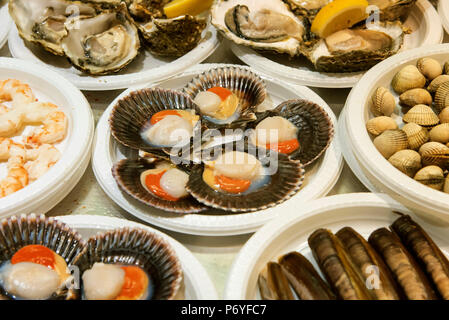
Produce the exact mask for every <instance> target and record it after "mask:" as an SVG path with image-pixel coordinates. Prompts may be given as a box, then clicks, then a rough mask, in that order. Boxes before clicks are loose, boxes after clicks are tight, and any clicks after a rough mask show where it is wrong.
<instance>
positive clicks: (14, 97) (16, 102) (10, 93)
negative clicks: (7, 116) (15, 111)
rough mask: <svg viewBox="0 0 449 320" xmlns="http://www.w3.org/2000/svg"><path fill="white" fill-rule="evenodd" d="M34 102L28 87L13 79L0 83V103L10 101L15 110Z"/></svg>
mask: <svg viewBox="0 0 449 320" xmlns="http://www.w3.org/2000/svg"><path fill="white" fill-rule="evenodd" d="M35 100H36V98H35V97H34V94H33V92H32V91H31V88H30V86H29V85H27V84H25V83H22V82H20V81H19V80H15V79H7V80H3V81H0V102H4V101H12V104H13V107H14V108H15V107H18V106H21V105H24V104H28V103H31V102H34V101H35Z"/></svg>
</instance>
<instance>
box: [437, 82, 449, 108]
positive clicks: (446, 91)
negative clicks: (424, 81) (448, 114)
mask: <svg viewBox="0 0 449 320" xmlns="http://www.w3.org/2000/svg"><path fill="white" fill-rule="evenodd" d="M435 107H436V109H437V110H438V112H441V111H442V110H443V109H444V108H446V107H449V81H446V82H444V83H442V84H440V86H439V87H438V89H437V91H436V92H435Z"/></svg>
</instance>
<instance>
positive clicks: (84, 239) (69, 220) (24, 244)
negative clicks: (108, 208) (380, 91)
mask: <svg viewBox="0 0 449 320" xmlns="http://www.w3.org/2000/svg"><path fill="white" fill-rule="evenodd" d="M0 234H1V236H2V239H3V242H2V243H1V245H0V246H1V250H2V252H3V253H4V254H3V255H2V258H1V268H0V273H1V281H0V296H1V298H2V300H5V299H6V300H80V299H81V300H173V299H194V300H201V299H217V294H216V291H215V288H214V286H213V284H212V282H211V281H210V279H209V278H208V276H207V273H206V271H205V270H204V268H203V267H202V266H201V264H200V263H199V262H198V261H197V260H196V258H195V257H194V256H193V255H192V254H191V253H190V252H189V251H188V250H187V249H186V248H185V247H184V246H182V245H181V244H180V243H179V242H177V241H176V240H174V239H172V238H170V237H168V236H167V235H165V234H163V233H161V232H159V231H157V230H154V229H152V228H149V227H147V226H144V225H141V224H138V223H135V222H130V221H126V220H123V219H117V218H110V217H99V216H89V215H83V216H70V217H56V218H53V217H51V218H47V217H45V216H44V215H41V216H36V215H34V214H31V215H28V216H27V215H21V216H12V217H10V218H8V219H4V220H2V221H1V222H0Z"/></svg>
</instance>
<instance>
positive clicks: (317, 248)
mask: <svg viewBox="0 0 449 320" xmlns="http://www.w3.org/2000/svg"><path fill="white" fill-rule="evenodd" d="M308 242H309V246H310V249H312V252H313V256H314V257H315V260H316V261H317V263H318V265H319V266H320V269H321V271H322V272H323V273H324V275H325V276H326V278H327V281H328V283H330V285H331V287H332V288H333V289H334V292H336V293H337V294H338V296H339V297H340V298H342V299H344V300H372V296H371V294H370V292H369V291H368V289H367V287H366V286H365V283H364V282H363V280H362V278H360V276H359V274H358V273H357V272H356V270H355V266H354V264H353V263H352V261H351V259H350V257H349V255H348V253H347V252H346V250H345V248H344V247H343V245H342V244H341V241H340V240H339V239H338V238H337V237H336V236H335V235H334V234H333V233H332V232H330V231H329V230H326V229H318V230H316V231H315V232H314V233H312V234H311V235H310V236H309V239H308Z"/></svg>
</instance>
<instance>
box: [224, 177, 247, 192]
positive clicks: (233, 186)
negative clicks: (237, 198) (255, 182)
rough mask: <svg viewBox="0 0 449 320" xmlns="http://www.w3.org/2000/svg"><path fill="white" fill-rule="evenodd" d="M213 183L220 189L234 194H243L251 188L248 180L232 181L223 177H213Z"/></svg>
mask: <svg viewBox="0 0 449 320" xmlns="http://www.w3.org/2000/svg"><path fill="white" fill-rule="evenodd" d="M215 183H217V184H218V185H219V186H220V189H222V190H224V191H226V192H229V193H234V194H238V193H242V192H245V191H246V190H248V188H249V187H250V186H251V181H250V180H244V179H232V178H229V177H226V176H223V175H218V176H215Z"/></svg>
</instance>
